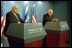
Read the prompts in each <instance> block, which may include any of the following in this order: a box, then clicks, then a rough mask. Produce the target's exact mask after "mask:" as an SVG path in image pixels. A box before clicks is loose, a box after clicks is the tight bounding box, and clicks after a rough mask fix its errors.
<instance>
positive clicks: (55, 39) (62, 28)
mask: <svg viewBox="0 0 72 48" xmlns="http://www.w3.org/2000/svg"><path fill="white" fill-rule="evenodd" d="M44 29H45V30H46V33H47V35H46V42H47V47H64V46H65V44H66V38H67V31H68V30H69V26H68V24H67V22H66V21H60V22H46V24H45V26H44Z"/></svg>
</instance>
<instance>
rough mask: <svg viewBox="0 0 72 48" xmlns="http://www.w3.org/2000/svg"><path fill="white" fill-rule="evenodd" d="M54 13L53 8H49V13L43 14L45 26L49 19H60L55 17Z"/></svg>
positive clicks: (55, 20)
mask: <svg viewBox="0 0 72 48" xmlns="http://www.w3.org/2000/svg"><path fill="white" fill-rule="evenodd" d="M52 14H53V10H52V9H49V10H48V13H46V14H44V16H43V22H42V23H43V26H44V25H45V23H46V22H48V21H54V22H57V21H59V19H55V18H54V16H53V15H52Z"/></svg>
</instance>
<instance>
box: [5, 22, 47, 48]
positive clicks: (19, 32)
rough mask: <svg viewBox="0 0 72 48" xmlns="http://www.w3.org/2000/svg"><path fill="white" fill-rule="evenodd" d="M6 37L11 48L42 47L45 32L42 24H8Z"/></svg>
mask: <svg viewBox="0 0 72 48" xmlns="http://www.w3.org/2000/svg"><path fill="white" fill-rule="evenodd" d="M6 35H7V37H8V38H9V39H10V40H11V41H14V43H13V44H12V43H10V44H12V45H11V46H12V47H42V42H43V38H44V37H45V36H46V32H45V30H44V28H43V26H42V23H21V24H18V23H10V25H9V27H8V29H7V31H6ZM17 44H18V45H17Z"/></svg>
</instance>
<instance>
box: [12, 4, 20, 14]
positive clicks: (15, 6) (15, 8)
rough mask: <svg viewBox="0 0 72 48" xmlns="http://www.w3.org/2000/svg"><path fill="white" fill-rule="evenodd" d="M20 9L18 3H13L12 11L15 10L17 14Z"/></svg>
mask: <svg viewBox="0 0 72 48" xmlns="http://www.w3.org/2000/svg"><path fill="white" fill-rule="evenodd" d="M18 9H19V7H18V5H13V7H12V11H13V12H14V13H15V14H16V13H17V12H18Z"/></svg>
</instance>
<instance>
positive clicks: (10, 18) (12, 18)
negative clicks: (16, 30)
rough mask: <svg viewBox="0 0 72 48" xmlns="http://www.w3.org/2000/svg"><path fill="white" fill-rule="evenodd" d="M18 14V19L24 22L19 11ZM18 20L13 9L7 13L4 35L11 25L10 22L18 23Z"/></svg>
mask: <svg viewBox="0 0 72 48" xmlns="http://www.w3.org/2000/svg"><path fill="white" fill-rule="evenodd" d="M16 15H17V17H18V20H19V21H20V22H21V23H24V20H23V19H21V18H20V15H19V14H18V13H17V14H16ZM18 20H17V18H16V16H15V15H14V14H13V12H12V11H10V12H8V13H7V14H6V26H5V29H4V35H5V33H6V30H7V28H8V26H9V24H10V23H18Z"/></svg>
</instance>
